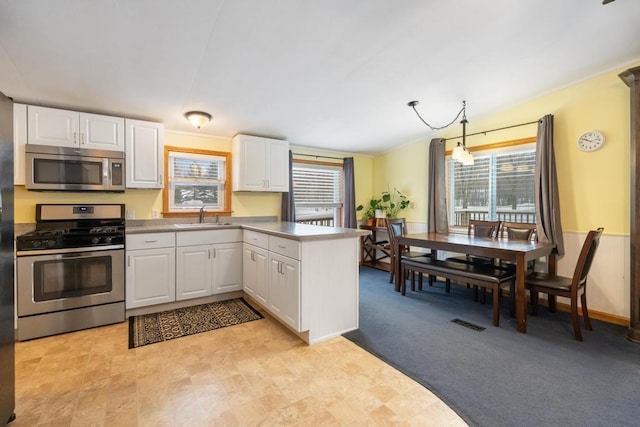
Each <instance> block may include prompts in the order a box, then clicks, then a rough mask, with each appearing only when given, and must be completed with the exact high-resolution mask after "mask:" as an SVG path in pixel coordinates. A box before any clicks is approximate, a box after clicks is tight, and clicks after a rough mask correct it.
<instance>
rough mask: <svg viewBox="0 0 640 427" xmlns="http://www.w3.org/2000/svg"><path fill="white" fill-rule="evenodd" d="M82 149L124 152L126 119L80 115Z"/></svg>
mask: <svg viewBox="0 0 640 427" xmlns="http://www.w3.org/2000/svg"><path fill="white" fill-rule="evenodd" d="M80 148H97V149H101V150H111V151H124V119H123V118H121V117H110V116H102V115H99V114H90V113H80Z"/></svg>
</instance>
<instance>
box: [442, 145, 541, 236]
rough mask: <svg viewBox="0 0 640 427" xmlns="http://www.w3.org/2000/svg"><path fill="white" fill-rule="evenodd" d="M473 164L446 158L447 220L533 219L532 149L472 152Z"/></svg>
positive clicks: (463, 223)
mask: <svg viewBox="0 0 640 427" xmlns="http://www.w3.org/2000/svg"><path fill="white" fill-rule="evenodd" d="M474 158H475V164H474V165H470V166H465V165H462V164H461V163H460V162H456V161H454V160H449V161H448V163H447V166H448V168H447V169H448V185H449V203H448V204H449V223H450V224H451V225H452V226H467V225H468V223H469V220H470V219H475V220H485V221H496V220H500V221H508V222H530V223H532V222H535V203H534V188H533V184H534V180H533V178H534V169H535V161H536V153H535V149H526V150H522V149H520V150H519V151H516V150H511V151H502V152H498V153H493V154H491V153H490V154H485V155H478V154H475V155H474Z"/></svg>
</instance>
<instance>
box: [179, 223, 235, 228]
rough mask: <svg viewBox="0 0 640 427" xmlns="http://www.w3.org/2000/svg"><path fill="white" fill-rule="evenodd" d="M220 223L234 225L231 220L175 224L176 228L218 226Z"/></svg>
mask: <svg viewBox="0 0 640 427" xmlns="http://www.w3.org/2000/svg"><path fill="white" fill-rule="evenodd" d="M219 225H233V224H232V223H230V222H203V223H195V224H193V223H192V224H173V226H174V227H176V228H207V227H216V226H219Z"/></svg>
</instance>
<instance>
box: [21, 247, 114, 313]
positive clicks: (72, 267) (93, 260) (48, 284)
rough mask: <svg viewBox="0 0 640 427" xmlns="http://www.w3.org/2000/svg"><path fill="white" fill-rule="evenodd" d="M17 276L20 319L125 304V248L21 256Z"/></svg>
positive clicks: (73, 250)
mask: <svg viewBox="0 0 640 427" xmlns="http://www.w3.org/2000/svg"><path fill="white" fill-rule="evenodd" d="M61 252H63V253H61ZM17 275H18V316H20V317H22V316H29V315H33V314H39V313H49V312H55V311H61V310H67V309H73V308H79V307H87V306H92V305H100V304H108V303H112V302H120V301H124V275H125V270H124V247H123V246H122V245H114V246H104V247H100V248H83V249H66V250H60V251H46V250H45V251H33V252H29V255H21V254H18V257H17Z"/></svg>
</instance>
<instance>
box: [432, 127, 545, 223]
mask: <svg viewBox="0 0 640 427" xmlns="http://www.w3.org/2000/svg"><path fill="white" fill-rule="evenodd" d="M536 142H537V137H535V136H532V137H527V138H520V139H514V140H508V141H501V142H494V143H490V144H484V145H478V146H474V147H467V149H468V150H469V151H470V152H472V153H476V152H487V151H488V152H489V153H486V154H500V153H509V152H516V151H525V150H527V147H526V146H527V145H529V146H532V148H533V149H534V150H535V148H536V146H535V144H536ZM523 146H524V147H523ZM515 147H518V148H515ZM514 148H515V149H514ZM452 153H453V149H451V150H446V151H445V161H446V163H447V167H446V179H445V181H446V192H447V193H446V194H447V222H448V224H449V232H451V233H466V232H467V226H463V225H453V224H452V222H451V217H450V213H451V211H452V209H451V206H450V204H451V203H452V201H451V200H450V196H451V188H450V177H449V173H450V171H449V166H448V163H449V161H450V160H451V155H452ZM482 154H485V153H482Z"/></svg>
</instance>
